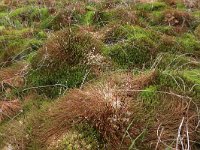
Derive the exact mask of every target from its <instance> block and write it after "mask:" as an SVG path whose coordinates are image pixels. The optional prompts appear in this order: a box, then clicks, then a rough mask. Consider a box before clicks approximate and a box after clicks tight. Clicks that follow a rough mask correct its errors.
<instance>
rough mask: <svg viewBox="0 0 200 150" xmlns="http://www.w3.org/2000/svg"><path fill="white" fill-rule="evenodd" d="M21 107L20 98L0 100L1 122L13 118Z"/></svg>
mask: <svg viewBox="0 0 200 150" xmlns="http://www.w3.org/2000/svg"><path fill="white" fill-rule="evenodd" d="M20 109H21V105H20V102H19V100H13V101H0V122H1V121H3V120H4V119H6V118H11V117H12V116H13V115H15V114H16V113H17V112H18V111H19V110H20Z"/></svg>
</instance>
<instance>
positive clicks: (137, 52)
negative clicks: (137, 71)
mask: <svg viewBox="0 0 200 150" xmlns="http://www.w3.org/2000/svg"><path fill="white" fill-rule="evenodd" d="M157 38H158V37H157V36H156V34H155V33H153V32H151V31H148V30H146V29H143V28H141V27H138V26H120V27H117V28H115V29H114V30H113V31H111V32H109V33H108V34H107V36H106V39H105V42H106V43H107V44H109V45H107V47H106V49H105V51H104V52H105V54H106V55H108V56H109V57H111V59H112V60H113V61H114V62H115V63H117V64H118V65H119V66H121V67H123V68H124V67H125V68H127V67H133V66H137V65H142V64H144V63H148V62H149V60H150V59H151V57H154V56H155V53H156V43H155V41H156V39H157Z"/></svg>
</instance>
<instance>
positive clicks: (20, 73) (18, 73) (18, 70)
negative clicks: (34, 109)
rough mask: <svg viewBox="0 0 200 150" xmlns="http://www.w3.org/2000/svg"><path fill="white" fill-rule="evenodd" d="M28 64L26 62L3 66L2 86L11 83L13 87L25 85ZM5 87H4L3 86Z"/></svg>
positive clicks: (0, 78)
mask: <svg viewBox="0 0 200 150" xmlns="http://www.w3.org/2000/svg"><path fill="white" fill-rule="evenodd" d="M27 69H28V66H27V65H26V64H24V63H18V64H15V66H11V67H7V68H3V69H1V70H0V83H1V87H2V86H4V85H5V84H6V85H9V86H11V87H21V86H23V85H24V74H25V73H26V71H27ZM2 88H3V87H2Z"/></svg>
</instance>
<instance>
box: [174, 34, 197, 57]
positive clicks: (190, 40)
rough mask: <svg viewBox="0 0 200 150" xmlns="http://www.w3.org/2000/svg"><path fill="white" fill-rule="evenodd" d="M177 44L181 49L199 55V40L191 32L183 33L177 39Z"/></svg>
mask: <svg viewBox="0 0 200 150" xmlns="http://www.w3.org/2000/svg"><path fill="white" fill-rule="evenodd" d="M176 40H177V42H178V44H180V46H181V48H182V51H183V52H187V53H195V52H196V54H198V55H199V53H198V51H199V50H200V41H199V40H198V39H197V38H196V37H195V36H194V35H193V34H189V33H187V34H184V35H183V36H181V37H178V38H177V39H176Z"/></svg>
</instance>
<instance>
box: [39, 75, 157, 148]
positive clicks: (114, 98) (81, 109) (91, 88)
mask: <svg viewBox="0 0 200 150" xmlns="http://www.w3.org/2000/svg"><path fill="white" fill-rule="evenodd" d="M154 78H155V72H154V71H153V72H151V73H148V74H146V75H142V76H140V77H133V76H132V75H131V74H129V73H127V74H126V73H122V74H115V75H114V74H113V75H112V76H111V77H108V78H107V79H106V80H105V81H104V82H102V83H99V84H97V85H90V84H89V85H87V86H85V87H84V88H83V89H82V90H79V89H73V90H71V91H69V92H68V94H67V95H66V96H64V97H63V98H62V99H61V100H60V101H59V102H58V103H57V104H56V106H54V107H55V108H56V109H52V110H50V112H49V113H48V115H49V117H50V120H52V124H51V125H50V127H48V129H47V130H46V132H43V133H44V134H42V135H40V140H42V141H44V142H45V141H46V142H47V143H49V142H51V141H52V140H55V139H58V138H59V137H60V136H61V135H62V134H63V133H65V132H67V130H69V129H70V128H71V127H72V126H74V125H75V124H78V123H80V122H87V123H89V124H90V125H91V126H92V127H93V128H95V129H96V130H97V131H98V132H99V134H100V135H101V136H102V137H103V140H104V141H106V143H110V145H112V147H115V146H119V145H120V143H121V141H122V137H123V135H124V133H125V130H126V128H127V126H128V125H129V123H130V121H131V118H132V115H131V114H134V113H135V111H136V110H137V107H135V106H137V102H136V103H135V104H131V101H132V99H133V95H136V94H131V93H130V92H127V91H129V90H130V89H141V88H142V87H144V86H145V85H147V84H148V83H150V82H151V81H152V80H154ZM123 90H125V91H126V92H125V91H123ZM133 93H135V92H133ZM137 126H138V124H137V125H136V126H134V127H135V128H136V127H137ZM42 130H43V128H42ZM131 134H132V135H137V134H138V130H136V131H135V132H132V133H131ZM127 142H128V143H130V140H129V139H128V138H125V139H124V142H123V143H127Z"/></svg>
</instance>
